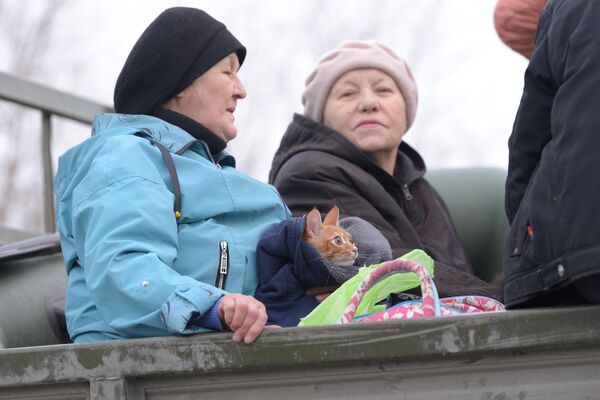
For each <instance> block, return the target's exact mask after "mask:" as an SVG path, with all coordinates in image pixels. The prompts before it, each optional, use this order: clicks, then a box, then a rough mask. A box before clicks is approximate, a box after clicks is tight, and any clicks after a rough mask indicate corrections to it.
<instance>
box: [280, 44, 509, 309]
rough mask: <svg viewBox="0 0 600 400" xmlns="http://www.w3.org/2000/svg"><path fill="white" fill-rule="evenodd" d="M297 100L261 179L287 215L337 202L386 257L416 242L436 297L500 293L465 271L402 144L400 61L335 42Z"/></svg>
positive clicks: (406, 109)
mask: <svg viewBox="0 0 600 400" xmlns="http://www.w3.org/2000/svg"><path fill="white" fill-rule="evenodd" d="M303 103H304V106H305V109H304V116H301V115H295V116H294V119H293V121H292V123H291V124H290V125H289V127H288V130H287V132H286V133H285V135H284V137H283V139H282V141H281V145H280V147H279V149H278V150H277V153H276V154H275V158H274V160H273V165H272V168H271V172H270V176H269V181H270V183H272V184H274V185H275V186H276V187H277V189H278V190H279V192H280V193H281V194H282V196H283V198H284V200H285V202H286V203H287V205H288V206H289V207H290V209H291V210H292V212H293V213H294V214H295V215H301V214H305V213H307V212H308V211H310V209H312V208H313V207H315V206H316V207H317V208H319V209H320V210H321V211H325V210H328V209H330V208H331V207H332V206H333V205H337V206H338V207H339V208H340V211H341V213H342V214H343V215H347V216H357V217H361V218H363V219H365V220H366V221H368V222H370V223H371V224H373V225H374V226H375V227H377V228H378V229H379V230H380V231H381V233H382V234H383V235H384V236H385V237H386V238H387V240H388V241H389V243H390V245H391V247H392V250H393V253H394V256H395V257H399V256H401V255H403V254H405V253H407V252H408V251H410V250H412V249H416V248H419V249H423V250H425V251H426V252H427V253H428V254H429V255H430V256H432V257H433V258H434V260H435V261H436V270H435V280H436V283H437V286H438V290H439V291H440V294H442V295H462V294H480V295H485V296H489V297H493V298H495V299H501V298H502V293H501V290H500V288H497V287H495V286H492V285H489V284H487V283H485V282H483V281H481V280H480V279H478V278H476V277H475V276H474V275H473V271H472V268H471V266H470V264H469V262H468V260H467V257H466V255H465V252H464V249H463V247H462V245H461V243H460V240H459V238H458V234H457V232H456V229H455V228H454V225H453V223H452V220H451V218H450V215H449V213H448V210H447V208H446V205H445V204H444V201H443V200H442V198H441V197H440V196H439V194H438V193H437V192H436V191H435V189H433V187H432V186H431V185H430V184H429V183H428V182H427V181H426V180H425V179H424V174H425V164H424V162H423V159H422V158H421V157H420V156H419V154H418V153H417V152H416V151H415V150H414V149H412V148H411V147H410V146H409V145H408V144H406V143H404V142H403V141H402V138H403V136H404V134H405V133H406V131H407V130H408V128H409V127H410V125H411V124H412V122H413V121H414V118H415V114H416V109H417V88H416V84H415V81H414V79H413V77H412V74H411V72H410V69H409V67H408V65H407V64H406V63H405V62H404V60H402V59H400V58H399V57H397V56H396V54H394V52H393V51H392V50H390V49H389V48H388V47H386V46H385V45H383V44H381V43H378V42H374V41H362V42H359V41H356V42H344V43H342V44H341V45H340V46H339V47H337V48H336V49H334V50H332V51H331V52H329V53H327V54H325V55H324V56H323V58H322V59H321V61H320V63H319V65H318V66H317V68H316V69H315V71H313V73H312V74H311V75H310V76H309V77H308V79H307V81H306V90H305V92H304V95H303Z"/></svg>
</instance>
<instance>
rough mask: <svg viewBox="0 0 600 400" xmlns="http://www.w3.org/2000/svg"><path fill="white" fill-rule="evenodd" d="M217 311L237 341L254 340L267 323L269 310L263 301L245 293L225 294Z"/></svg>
mask: <svg viewBox="0 0 600 400" xmlns="http://www.w3.org/2000/svg"><path fill="white" fill-rule="evenodd" d="M217 312H218V315H219V318H220V319H221V321H223V323H224V324H225V325H226V326H227V327H229V329H231V331H232V332H233V340H234V341H235V342H241V341H242V340H244V342H245V343H248V344H250V343H252V342H254V340H255V339H256V338H257V337H258V335H260V334H261V332H262V331H263V329H264V327H265V324H266V323H267V311H266V309H265V306H264V305H263V303H261V302H260V301H258V300H256V299H255V298H254V297H252V296H245V295H243V294H237V293H233V294H226V295H225V296H223V298H222V299H221V302H220V303H219V308H218V310H217Z"/></svg>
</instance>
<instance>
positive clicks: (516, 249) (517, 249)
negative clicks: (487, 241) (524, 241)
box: [513, 247, 519, 255]
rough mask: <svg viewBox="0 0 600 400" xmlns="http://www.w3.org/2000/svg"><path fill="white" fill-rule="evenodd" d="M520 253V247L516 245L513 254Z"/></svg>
mask: <svg viewBox="0 0 600 400" xmlns="http://www.w3.org/2000/svg"><path fill="white" fill-rule="evenodd" d="M517 254H519V248H518V247H515V249H514V250H513V255H517Z"/></svg>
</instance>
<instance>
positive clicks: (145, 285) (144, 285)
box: [142, 281, 150, 287]
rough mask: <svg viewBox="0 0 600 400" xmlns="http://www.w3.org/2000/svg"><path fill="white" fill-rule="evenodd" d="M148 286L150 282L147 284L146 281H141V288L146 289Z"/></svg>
mask: <svg viewBox="0 0 600 400" xmlns="http://www.w3.org/2000/svg"><path fill="white" fill-rule="evenodd" d="M149 284H150V282H148V281H143V282H142V286H143V287H148V285H149Z"/></svg>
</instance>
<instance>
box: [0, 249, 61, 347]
mask: <svg viewBox="0 0 600 400" xmlns="http://www.w3.org/2000/svg"><path fill="white" fill-rule="evenodd" d="M66 275H67V274H66V272H65V267H64V263H63V259H62V256H61V254H55V255H51V256H43V257H34V258H27V259H25V260H16V261H6V262H2V263H0V347H20V346H37V345H44V344H53V343H59V341H58V338H57V337H56V336H55V334H54V331H53V330H52V328H51V325H50V322H49V321H48V317H47V314H46V303H45V301H46V297H47V296H50V295H55V294H57V293H61V292H62V293H64V291H65V287H66V279H67V277H66Z"/></svg>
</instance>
